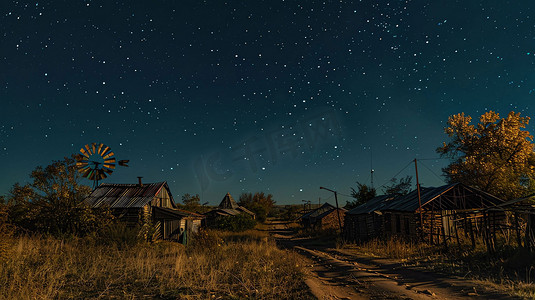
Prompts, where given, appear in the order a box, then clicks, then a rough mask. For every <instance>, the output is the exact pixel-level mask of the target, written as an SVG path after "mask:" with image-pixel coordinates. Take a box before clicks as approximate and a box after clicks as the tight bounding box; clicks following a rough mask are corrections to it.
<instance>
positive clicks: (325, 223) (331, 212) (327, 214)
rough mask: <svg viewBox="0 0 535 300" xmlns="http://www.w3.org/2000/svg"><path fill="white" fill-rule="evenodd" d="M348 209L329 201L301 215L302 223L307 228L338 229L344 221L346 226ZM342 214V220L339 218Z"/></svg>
mask: <svg viewBox="0 0 535 300" xmlns="http://www.w3.org/2000/svg"><path fill="white" fill-rule="evenodd" d="M346 212H347V210H346V209H344V208H339V209H338V210H337V209H336V207H334V206H333V205H331V204H329V203H324V204H323V205H322V206H320V207H318V208H316V209H314V210H312V211H310V212H308V213H306V214H304V215H302V216H301V217H300V220H301V225H303V227H305V228H314V229H337V228H338V227H339V226H340V225H339V224H340V223H342V226H344V218H345V214H346ZM338 215H340V220H339V219H338Z"/></svg>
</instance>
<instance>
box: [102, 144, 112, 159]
mask: <svg viewBox="0 0 535 300" xmlns="http://www.w3.org/2000/svg"><path fill="white" fill-rule="evenodd" d="M104 146H105V147H104V148H103V149H102V151H100V153H99V155H100V156H102V157H103V156H104V155H106V154H107V153H108V152H109V151H111V148H110V147H108V146H106V145H104Z"/></svg>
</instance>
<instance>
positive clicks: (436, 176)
mask: <svg viewBox="0 0 535 300" xmlns="http://www.w3.org/2000/svg"><path fill="white" fill-rule="evenodd" d="M421 164H422V166H424V167H426V169H428V170H429V171H430V172H431V173H432V174H433V175H435V176H436V177H437V178H438V179H440V181H442V182H444V183H446V182H445V181H444V179H442V178H441V177H440V176H438V175H437V173H435V172H434V171H433V170H431V168H429V167H428V166H427V165H426V164H424V163H423V162H421Z"/></svg>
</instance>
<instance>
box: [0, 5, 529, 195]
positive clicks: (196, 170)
mask: <svg viewBox="0 0 535 300" xmlns="http://www.w3.org/2000/svg"><path fill="white" fill-rule="evenodd" d="M534 12H535V2H532V1H504V0H479V1H477V0H474V1H462V0H459V1H453V0H452V1H423V0H422V1H420V0H414V1H409V0H408V1H387V0H385V1H383V0H381V1H377V0H376V1H366V0H363V1H341V0H338V1H328V0H325V1H316V0H307V1H293V0H286V1H281V0H269V1H262V0H256V1H231V0H229V1H215V0H214V1H200V0H196V1H139V0H133V1H89V0H74V1H73V0H68V1H67V0H63V1H59V0H58V1H11V0H9V1H8V0H6V1H1V4H0V101H1V102H0V103H1V104H2V109H1V110H0V166H1V167H0V168H1V172H0V195H1V194H6V193H7V192H8V191H9V189H10V188H11V186H12V185H13V184H14V183H15V182H21V183H25V182H27V181H28V180H29V178H28V175H29V173H30V172H31V171H32V170H33V169H34V168H35V167H36V166H38V165H42V166H46V165H48V164H49V163H51V162H52V161H53V160H60V159H62V158H63V157H64V156H69V155H71V154H73V153H78V151H79V149H80V148H81V147H82V146H84V145H85V144H89V143H92V142H97V143H104V144H106V145H108V146H110V147H111V148H112V149H113V151H114V153H115V157H116V158H117V159H129V160H130V163H129V167H128V168H124V167H117V168H116V169H115V172H114V173H113V174H112V175H111V177H109V178H107V179H105V180H104V182H108V183H136V182H137V178H136V177H137V176H143V181H144V182H157V181H167V182H168V183H169V185H170V188H171V191H172V193H173V195H174V197H175V200H177V201H178V200H179V199H180V197H181V195H183V194H184V193H190V194H195V193H198V194H199V195H201V201H202V202H209V203H210V204H216V203H218V202H219V201H220V200H221V199H222V198H223V196H224V195H225V193H227V192H230V193H231V194H233V195H234V197H235V198H236V199H237V198H238V197H239V194H241V193H242V192H256V191H263V192H266V193H272V194H273V195H274V199H275V200H276V201H277V203H280V204H287V203H302V201H303V200H311V201H313V202H316V201H318V198H320V197H321V199H322V201H330V202H332V200H333V197H332V193H330V192H327V191H324V190H319V187H320V186H325V187H328V188H331V189H335V190H337V191H339V192H340V193H341V194H342V195H341V197H340V199H339V200H340V202H341V203H345V200H348V198H347V197H346V196H344V195H343V194H346V195H347V194H349V193H350V187H352V186H355V181H359V182H361V183H366V184H371V181H372V179H373V182H374V186H375V187H376V188H378V189H379V191H381V188H382V186H384V184H386V183H388V182H389V180H390V179H391V178H392V177H394V176H397V178H400V177H404V176H406V175H412V176H414V167H413V165H412V164H411V160H413V159H415V158H417V159H419V160H420V161H419V175H420V182H421V184H422V185H425V186H437V185H441V184H444V182H443V181H442V179H441V177H440V175H441V167H443V166H444V165H445V164H446V163H447V161H446V160H443V159H439V156H438V155H437V154H436V152H435V149H436V148H437V147H438V146H440V145H441V144H442V142H443V141H446V140H447V137H446V135H445V134H444V133H443V129H444V127H445V124H446V122H447V118H448V116H450V115H452V114H456V113H459V112H465V113H467V114H469V115H471V116H473V117H476V118H477V117H478V116H479V115H481V114H482V113H484V112H485V111H487V110H494V111H497V112H498V113H500V114H501V115H502V116H505V115H506V114H507V113H508V112H509V111H511V110H514V111H517V112H521V114H522V115H523V116H530V117H534V116H535V72H534V71H535V65H534V63H535V13H534ZM528 130H530V131H533V130H535V129H534V128H533V125H532V124H531V125H530V127H529V128H528ZM371 168H373V169H374V173H373V176H371V172H370V169H371ZM84 183H86V184H88V185H91V184H92V183H91V181H89V180H86V179H84Z"/></svg>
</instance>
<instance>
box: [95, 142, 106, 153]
mask: <svg viewBox="0 0 535 300" xmlns="http://www.w3.org/2000/svg"><path fill="white" fill-rule="evenodd" d="M102 147H105V145H104V144H102V143H100V144H99V145H98V150H97V153H98V154H99V155H101V154H100V151H102Z"/></svg>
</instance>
